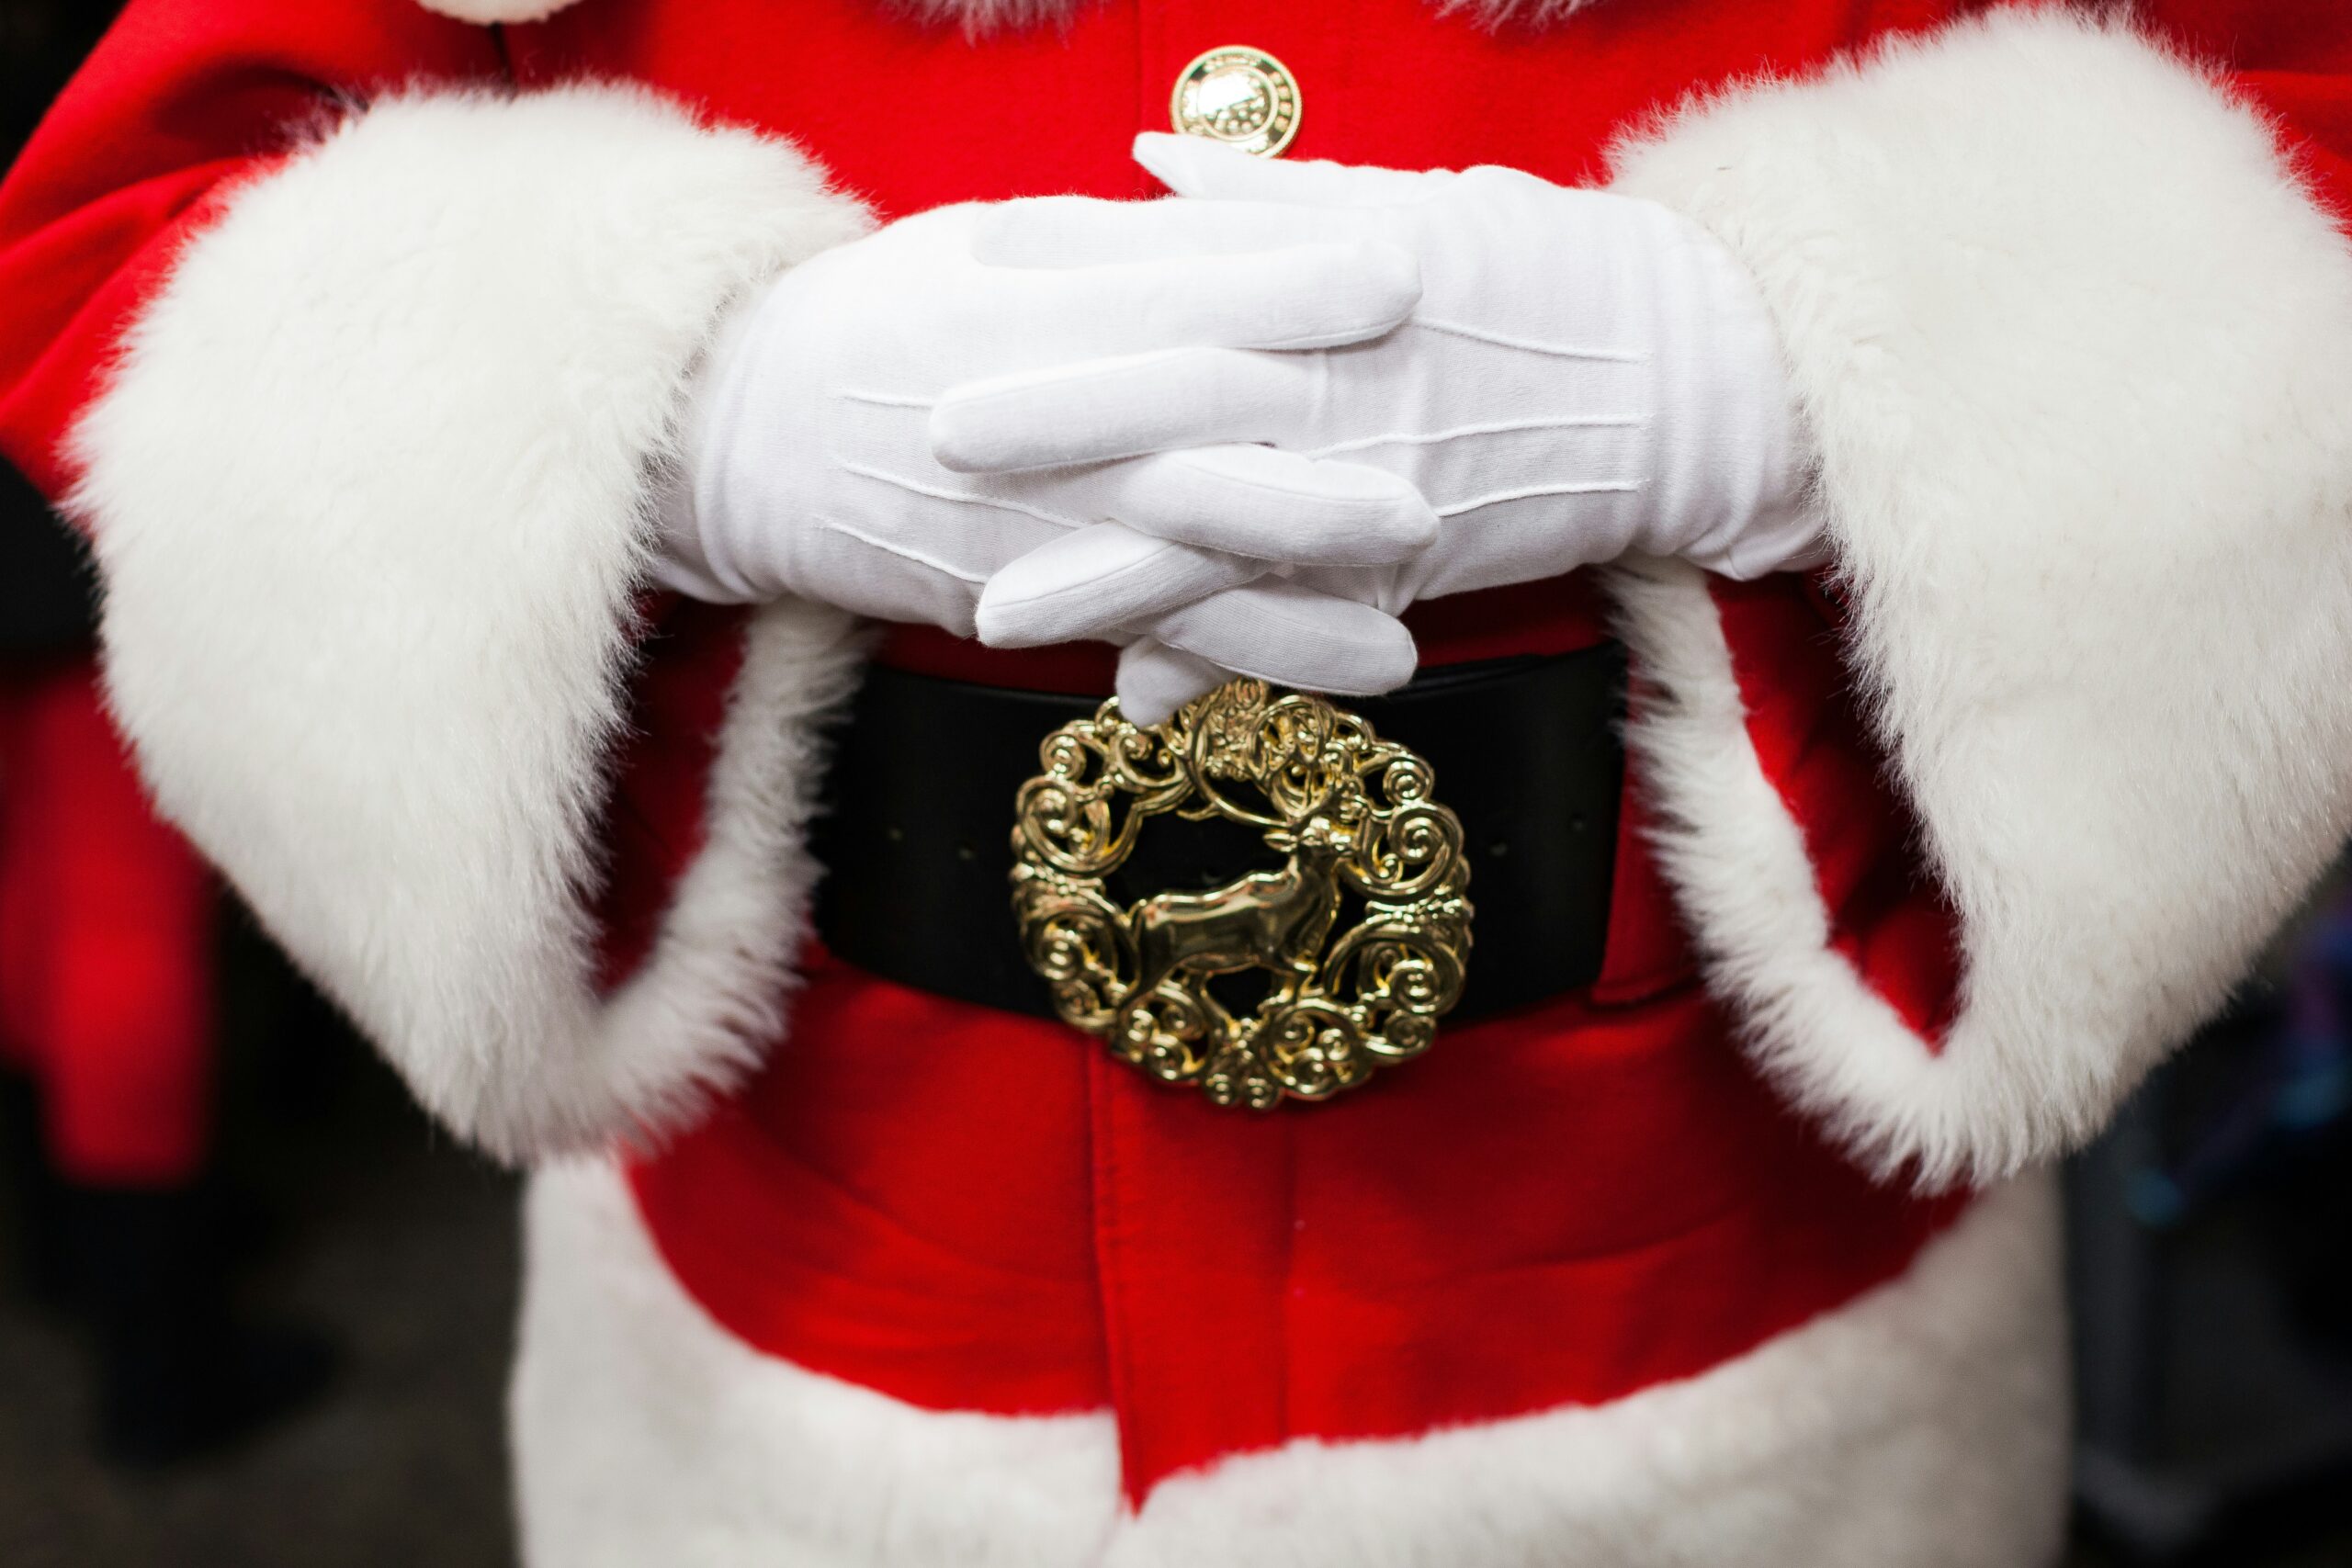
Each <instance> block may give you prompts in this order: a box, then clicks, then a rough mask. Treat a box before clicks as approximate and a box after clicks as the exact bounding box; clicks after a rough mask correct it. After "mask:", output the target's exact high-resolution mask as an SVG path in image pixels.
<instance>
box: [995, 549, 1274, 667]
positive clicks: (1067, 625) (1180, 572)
mask: <svg viewBox="0 0 2352 1568" xmlns="http://www.w3.org/2000/svg"><path fill="white" fill-rule="evenodd" d="M1265 570H1266V563H1265V562H1264V561H1259V560H1246V559H1244V558H1240V557H1238V556H1228V555H1222V554H1218V553H1216V552H1213V551H1207V550H1196V549H1193V548H1192V547H1188V546H1184V545H1174V544H1170V543H1169V542H1168V541H1167V540H1165V539H1155V538H1152V537H1151V536H1148V535H1145V534H1138V533H1136V531H1135V530H1133V529H1131V528H1127V527H1124V526H1122V525H1119V524H1116V523H1101V524H1097V525H1094V526H1093V527H1091V528H1081V529H1080V530H1078V531H1077V532H1076V533H1074V534H1065V535H1063V536H1061V537H1060V538H1058V539H1055V540H1052V541H1051V542H1049V543H1046V544H1044V545H1040V546H1038V547H1036V548H1035V549H1034V550H1031V551H1030V552H1029V553H1028V554H1026V555H1024V556H1022V557H1021V558H1018V559H1016V560H1014V561H1012V562H1010V563H1009V564H1007V565H1006V566H1005V567H1004V568H1003V570H1000V571H998V572H997V573H996V574H995V575H994V576H993V577H991V578H989V581H988V585H987V586H986V587H985V588H984V589H982V590H981V592H980V600H979V604H978V609H977V610H976V611H975V613H974V626H975V627H976V629H977V630H978V634H979V638H980V640H981V641H982V642H984V643H987V644H988V645H989V647H991V648H1040V647H1045V646H1046V645H1049V644H1053V643H1061V642H1085V641H1089V640H1106V639H1107V640H1114V641H1125V640H1126V639H1125V637H1119V636H1117V635H1116V634H1118V633H1120V632H1122V631H1124V630H1125V629H1126V628H1128V627H1131V626H1142V625H1144V624H1145V623H1147V622H1149V621H1151V620H1153V619H1154V618H1156V617H1157V616H1159V615H1163V614H1165V613H1167V612H1168V611H1170V610H1171V609H1174V608H1176V607H1178V606H1180V605H1184V604H1192V603H1193V602H1194V601H1196V600H1199V599H1202V598H1204V597H1206V596H1208V595H1211V594H1216V593H1220V592H1224V591H1226V590H1227V589H1231V588H1238V587H1239V586H1240V585H1242V584H1243V583H1246V582H1248V581H1250V580H1251V579H1253V578H1256V577H1258V576H1260V575H1261V574H1262V573H1263V572H1264V571H1265Z"/></svg>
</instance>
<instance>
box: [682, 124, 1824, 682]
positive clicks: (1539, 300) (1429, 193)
mask: <svg viewBox="0 0 2352 1568" xmlns="http://www.w3.org/2000/svg"><path fill="white" fill-rule="evenodd" d="M1137 153H1138V156H1139V157H1140V158H1142V159H1143V161H1144V162H1145V163H1146V164H1147V165H1148V167H1150V168H1151V169H1152V171H1153V172H1154V173H1155V174H1157V175H1159V177H1160V178H1161V179H1162V180H1163V181H1164V182H1165V183H1167V184H1168V185H1169V186H1170V188H1171V189H1173V190H1175V191H1176V192H1177V193H1178V196H1179V197H1180V198H1181V199H1177V200H1171V201H1159V202H1146V203H1135V202H1104V201H1093V200H1086V199H1080V198H1049V199H1040V200H1023V201H1012V202H1005V203H1001V204H994V205H989V206H967V207H957V208H948V209H939V210H935V211H933V212H929V213H925V214H922V215H921V216H919V217H916V218H912V219H909V220H903V221H901V222H899V223H895V224H892V225H890V226H888V227H887V228H885V229H883V230H881V231H878V232H876V233H875V234H874V235H872V236H869V237H868V238H866V239H865V240H862V241H859V242H857V243H854V244H850V245H846V246H843V247H842V248H840V249H838V250H835V251H832V252H830V253H827V254H823V255H820V256H819V257H817V258H815V259H813V260H811V261H809V262H808V263H805V264H803V265H801V266H799V267H797V268H796V269H795V270H793V271H792V272H790V273H787V274H786V275H785V276H783V277H782V278H781V279H779V280H778V282H777V283H776V284H775V285H774V286H772V287H771V288H770V289H769V290H768V291H767V292H766V293H765V294H764V295H763V296H762V297H761V298H759V299H756V300H754V301H752V302H750V303H749V304H748V305H747V306H746V307H745V308H744V309H743V310H741V311H740V312H739V313H738V315H737V317H736V319H735V320H734V321H732V322H731V323H730V324H729V328H728V329H727V331H726V332H725V333H724V334H723V335H722V337H721V339H720V341H719V343H718V345H717V346H716V347H715V348H714V350H713V353H712V355H711V357H710V363H709V366H708V367H707V370H706V373H705V377H704V384H703V386H702V388H701V390H700V392H699V394H698V396H697V398H696V400H695V406H694V409H693V411H692V414H691V427H690V429H689V430H688V432H687V433H686V442H685V445H686V453H687V465H686V478H687V480H688V483H687V484H686V485H685V486H683V487H681V488H680V489H679V491H677V492H676V493H675V495H674V496H673V500H672V502H671V504H670V505H669V506H668V508H667V509H666V510H667V515H666V518H665V522H666V527H665V545H664V551H663V555H664V562H665V564H664V567H663V570H664V574H665V576H667V577H668V579H669V580H670V581H672V582H673V584H674V585H676V586H679V587H682V588H684V589H685V590H686V591H688V592H694V593H696V594H698V595H700V596H703V597H706V598H718V599H729V600H736V601H753V600H759V599H764V598H770V597H774V596H775V595H777V594H781V593H797V594H801V595H805V596H808V597H812V598H817V599H821V600H825V601H828V602H830V603H833V604H842V605H843V606H845V607H847V608H850V609H853V610H856V611H860V612H862V613H865V614H867V615H877V616H881V617H884V618H887V619H893V620H915V621H922V622H928V623H931V624H934V625H938V626H945V627H947V628H949V629H951V630H954V631H956V632H959V633H962V634H965V635H973V634H977V635H978V636H979V637H981V638H982V640H984V641H987V642H989V643H993V644H997V645H1000V646H1028V645H1035V644H1045V643H1057V642H1065V641H1074V640H1080V639H1088V638H1094V639H1102V640H1108V641H1112V642H1115V643H1118V644H1120V645H1122V647H1123V648H1124V649H1125V653H1124V654H1123V656H1122V660H1121V665H1120V676H1119V688H1120V695H1121V697H1122V699H1123V701H1124V702H1125V705H1126V706H1127V709H1128V711H1129V712H1130V713H1131V714H1133V715H1134V716H1137V717H1138V718H1142V719H1145V720H1149V719H1151V718H1155V717H1158V716H1161V715H1163V714H1164V713H1166V712H1167V711H1169V710H1170V708H1172V707H1173V706H1174V705H1177V704H1179V703H1181V702H1182V701H1184V700H1186V699H1188V698H1189V697H1191V696H1193V695H1194V694H1197V693H1198V692H1200V691H1203V690H1205V689H1207V688H1208V687H1209V686H1211V685H1214V684H1215V683H1216V682H1218V681H1220V680H1222V679H1224V678H1225V677H1226V676H1227V674H1228V673H1243V674H1250V675H1257V676H1261V677H1263V678H1265V679H1268V680H1271V681H1274V682H1280V683H1282V684H1285V685H1291V686H1298V687H1302V688H1306V689H1309V690H1317V691H1325V692H1330V693H1335V694H1369V693H1374V692H1379V691H1384V690H1386V689H1389V688H1391V687H1393V686H1396V685H1398V684H1401V683H1402V682H1404V681H1405V680H1406V679H1407V678H1408V676H1409V675H1410V674H1411V671H1412V669H1413V664H1414V650H1413V645H1412V640H1411V637H1409V635H1408V634H1407V632H1406V631H1405V629H1404V627H1403V626H1401V624H1399V623H1398V621H1397V619H1396V616H1397V615H1398V614H1399V613H1401V612H1402V611H1403V609H1404V608H1405V607H1406V606H1407V605H1408V604H1410V603H1412V602H1413V601H1414V600H1416V599H1419V598H1426V597H1430V596H1433V595H1436V594H1441V593H1450V592H1463V591H1465V590H1469V589H1474V588H1481V587H1487V586H1493V585H1497V584H1500V583H1506V582H1515V581H1531V580H1534V579H1539V578H1548V577H1554V576H1558V575H1561V574H1563V573H1565V572H1566V571H1569V570H1574V569H1575V568H1577V567H1578V566H1582V565H1586V564H1589V563H1592V562H1597V561H1605V560H1609V559H1612V558H1616V557H1618V556H1620V555H1622V554H1624V553H1626V552H1628V551H1640V552H1643V553H1649V554H1675V555H1682V556H1685V557H1687V558H1691V559H1694V560H1697V561H1699V562H1700V563H1701V564H1702V565H1705V566H1708V567H1710V568H1711V569H1713V570H1719V571H1726V572H1730V573H1733V574H1735V575H1740V576H1752V575H1756V574H1758V573H1760V572H1762V571H1768V570H1777V569H1779V568H1781V567H1783V566H1787V565H1791V564H1798V563H1802V562H1804V561H1805V560H1808V559H1810V558H1811V557H1812V554H1813V552H1814V550H1815V527H1814V525H1813V524H1812V522H1811V521H1810V519H1809V517H1808V516H1807V514H1806V513H1805V510H1804V508H1803V507H1802V506H1800V505H1799V504H1798V502H1799V497H1800V491H1801V488H1802V486H1801V479H1802V465H1801V463H1800V461H1799V457H1798V442H1797V437H1796V421H1795V417H1794V414H1793V411H1792V402H1791V399H1790V395H1789V392H1788V389H1787V387H1786V384H1785V379H1784V378H1783V376H1782V373H1781V368H1780V365H1779V360H1778V355H1777V347H1776V344H1775V343H1774V340H1773V337H1772V333H1771V330H1770V324H1769V322H1768V321H1766V319H1765V317H1764V315H1763V312H1762V310H1761V308H1760V306H1759V305H1758V302H1757V300H1756V299H1755V297H1754V293H1753V290H1752V288H1751V286H1750V285H1749V283H1748V281H1747V278H1746V276H1744V275H1743V274H1742V273H1741V272H1740V270H1739V269H1738V267H1737V265H1736V263H1734V262H1733V261H1732V260H1731V258H1730V257H1729V256H1728V255H1726V254H1724V252H1723V251H1722V250H1721V248H1720V247H1719V246H1717V245H1716V244H1715V243H1713V241H1712V240H1710V239H1708V238H1707V237H1706V236H1705V235H1704V234H1703V233H1702V232H1701V231H1699V230H1697V229H1696V228H1695V227H1694V226H1692V225H1691V224H1689V223H1688V222H1687V221H1686V220H1682V219H1680V218H1679V217H1676V216H1675V215H1673V214H1671V213H1668V211H1666V210H1665V209H1661V208H1657V207H1655V206H1652V205H1650V204H1647V203H1644V202H1638V201H1634V200H1629V199H1627V198H1623V197H1613V196H1610V195H1607V194H1604V193H1599V192H1592V191H1580V190H1570V189H1566V188H1563V187H1560V186H1552V185H1548V184H1546V183H1544V182H1543V181H1540V180H1536V179H1534V178H1532V176H1529V175H1521V174H1516V173H1513V172H1511V171H1508V170H1499V169H1478V170H1471V171H1468V172H1466V173H1464V174H1461V175H1451V174H1431V175H1408V174H1399V173H1396V172H1392V171H1387V170H1378V169H1355V168H1346V167H1341V166H1339V165H1334V164H1303V163H1292V164H1283V163H1264V162H1261V161H1258V160H1255V159H1251V158H1250V157H1248V156H1246V155H1244V154H1240V153H1237V152H1230V151H1228V150H1227V149H1223V148H1219V147H1216V146H1215V145H1213V144H1210V143H1206V142H1202V141H1188V140H1184V139H1179V138H1173V137H1158V136H1147V137H1144V138H1141V139H1139V141H1138V144H1137Z"/></svg>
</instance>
